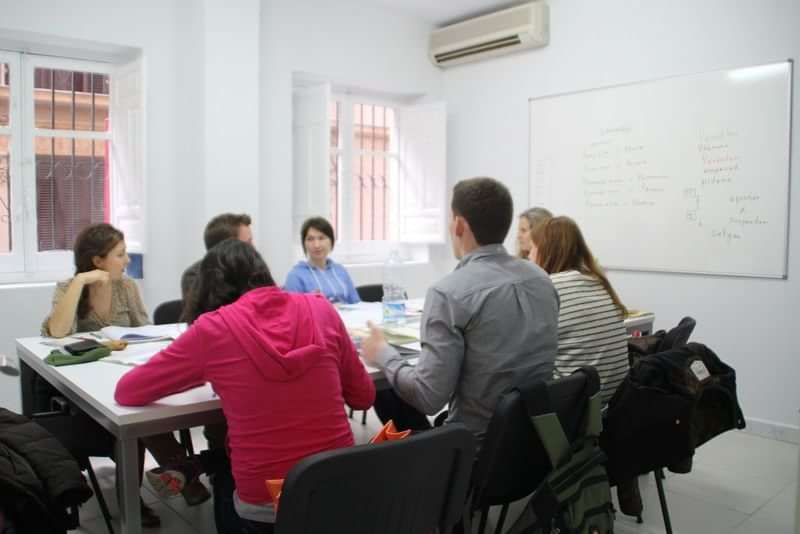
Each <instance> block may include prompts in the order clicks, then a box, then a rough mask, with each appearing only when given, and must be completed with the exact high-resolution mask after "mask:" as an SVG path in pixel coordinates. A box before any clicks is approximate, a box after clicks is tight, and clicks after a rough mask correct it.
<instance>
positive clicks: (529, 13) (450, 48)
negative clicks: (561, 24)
mask: <svg viewBox="0 0 800 534" xmlns="http://www.w3.org/2000/svg"><path fill="white" fill-rule="evenodd" d="M549 40H550V24H549V10H548V7H547V4H545V3H544V1H543V0H542V1H538V2H532V3H530V4H525V5H522V6H517V7H512V8H510V9H505V10H503V11H498V12H496V13H491V14H489V15H484V16H482V17H477V18H474V19H470V20H466V21H464V22H459V23H458V24H453V25H450V26H446V27H444V28H440V29H438V30H435V31H434V32H433V33H431V37H430V43H429V55H430V58H431V61H433V63H434V64H435V65H438V66H440V67H444V66H449V65H455V64H459V63H465V62H467V61H474V60H477V59H483V58H486V57H492V56H498V55H501V54H506V53H511V52H515V51H519V50H526V49H529V48H535V47H540V46H545V45H546V44H547V43H548V42H549Z"/></svg>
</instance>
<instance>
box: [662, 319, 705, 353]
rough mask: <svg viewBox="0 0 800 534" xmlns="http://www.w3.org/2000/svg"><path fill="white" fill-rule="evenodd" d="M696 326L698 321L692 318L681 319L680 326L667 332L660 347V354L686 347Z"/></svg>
mask: <svg viewBox="0 0 800 534" xmlns="http://www.w3.org/2000/svg"><path fill="white" fill-rule="evenodd" d="M696 325H697V321H695V320H694V319H692V318H691V317H684V318H683V319H681V320H680V322H679V323H678V326H676V327H675V328H673V329H671V330H670V331H669V332H667V334H666V335H665V336H664V339H663V340H661V343H659V345H658V352H662V351H665V350H671V349H677V348H680V347H683V346H684V345H686V344H687V343H688V342H689V337H691V335H692V332H693V331H694V327H695V326H696Z"/></svg>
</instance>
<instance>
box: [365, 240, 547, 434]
mask: <svg viewBox="0 0 800 534" xmlns="http://www.w3.org/2000/svg"><path fill="white" fill-rule="evenodd" d="M558 306H559V302H558V293H557V292H556V290H555V288H554V287H553V284H552V282H551V281H550V277H549V276H547V274H546V273H545V272H544V271H543V270H542V269H540V268H539V267H538V266H537V265H536V264H534V263H533V262H530V261H526V260H521V259H518V258H514V257H513V256H511V255H509V254H508V253H507V252H506V250H505V248H503V246H502V245H487V246H483V247H479V248H478V249H476V250H473V251H472V252H470V253H469V254H467V255H466V256H464V258H462V260H461V261H460V262H459V264H458V266H457V267H456V270H455V271H453V272H452V273H450V274H449V275H447V276H446V277H444V278H443V279H442V280H440V281H439V282H438V283H437V284H436V285H434V286H433V287H431V288H430V289H429V290H428V293H427V295H426V297H425V309H424V312H423V315H422V326H421V332H420V334H421V335H420V337H421V340H422V353H421V354H420V357H419V361H418V363H417V365H416V366H414V365H411V364H409V363H408V362H407V361H405V360H404V359H403V358H402V357H401V356H400V355H399V354H398V353H397V351H396V350H394V349H393V348H392V347H388V346H387V347H385V348H384V349H383V350H382V351H381V352H380V353H379V354H378V358H377V359H378V364H379V365H380V367H381V368H382V369H383V371H384V373H385V375H386V377H387V379H388V380H389V383H390V384H391V385H392V387H393V388H394V390H395V391H396V392H397V394H398V395H399V396H400V397H401V398H402V399H403V400H405V401H406V402H408V403H409V404H411V405H412V406H414V407H415V408H417V409H418V410H420V411H422V412H424V413H426V414H428V415H433V414H435V413H436V412H438V411H439V410H441V409H442V408H443V407H444V406H445V405H446V404H447V403H448V402H449V404H450V406H449V416H448V418H447V422H448V423H454V422H460V423H464V424H465V425H466V426H467V428H468V429H469V430H470V431H472V433H473V434H475V435H476V437H477V438H478V440H479V441H480V440H481V439H482V437H483V434H484V432H485V431H486V427H487V426H488V424H489V419H490V418H491V416H492V412H493V411H494V407H495V404H496V403H497V400H498V398H499V397H500V395H501V394H502V393H504V392H506V391H508V390H509V389H510V388H511V387H513V386H514V385H516V384H517V383H519V382H520V381H528V380H536V379H542V380H548V379H550V378H552V376H553V362H554V360H555V357H556V353H557V350H558Z"/></svg>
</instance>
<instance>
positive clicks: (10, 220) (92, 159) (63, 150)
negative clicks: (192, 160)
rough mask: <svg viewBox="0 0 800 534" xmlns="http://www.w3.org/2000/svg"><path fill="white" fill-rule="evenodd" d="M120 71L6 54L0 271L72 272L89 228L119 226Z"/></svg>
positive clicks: (0, 63)
mask: <svg viewBox="0 0 800 534" xmlns="http://www.w3.org/2000/svg"><path fill="white" fill-rule="evenodd" d="M112 69H113V66H112V65H111V64H108V63H97V62H84V61H77V60H68V59H61V58H54V57H44V56H37V55H31V54H15V53H10V52H3V53H0V273H17V275H18V276H17V277H16V278H15V277H14V276H13V275H11V274H7V275H5V276H4V277H3V278H2V280H18V279H19V278H20V276H21V277H23V278H27V279H31V278H33V279H52V278H54V277H57V276H63V275H64V274H66V273H67V272H69V271H70V270H71V268H72V253H71V249H72V245H73V243H74V241H75V237H76V236H77V234H78V233H79V232H80V231H81V230H82V229H83V228H84V227H85V226H87V225H89V224H92V223H96V222H111V223H114V224H116V223H117V220H115V217H114V215H115V214H114V210H112V202H111V199H112V196H111V193H112V189H113V184H112V178H115V177H114V176H112V175H113V173H112V167H113V165H112V156H113V151H112V129H111V125H112V124H111V118H112V113H111V107H112V105H111V104H112V102H111V100H112V78H113V76H114V75H113V74H112ZM128 120H130V119H128ZM121 148H123V149H124V148H127V147H121ZM136 148H137V149H138V145H137V146H136ZM128 151H129V150H128ZM118 152H119V151H118ZM117 159H119V157H118V158H117ZM117 166H118V165H117ZM117 174H125V173H117ZM139 181H141V180H139Z"/></svg>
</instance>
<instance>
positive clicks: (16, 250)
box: [0, 50, 27, 277]
mask: <svg viewBox="0 0 800 534" xmlns="http://www.w3.org/2000/svg"><path fill="white" fill-rule="evenodd" d="M0 63H5V64H7V65H8V69H9V84H8V85H9V87H8V88H9V99H8V104H9V106H8V119H9V120H8V126H0V135H5V136H8V137H9V143H8V154H9V166H8V174H9V184H8V185H9V195H8V210H9V222H10V223H11V251H10V252H9V253H3V254H0V276H2V277H5V276H8V275H9V274H8V273H19V272H21V271H24V269H25V226H26V219H27V214H26V209H27V208H26V205H27V204H26V202H25V187H24V184H23V177H22V167H23V159H24V157H23V154H22V114H21V112H20V95H21V93H22V89H21V85H22V83H21V82H22V76H21V67H20V65H21V61H20V54H18V53H15V52H6V51H3V50H0ZM20 244H21V245H20Z"/></svg>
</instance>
